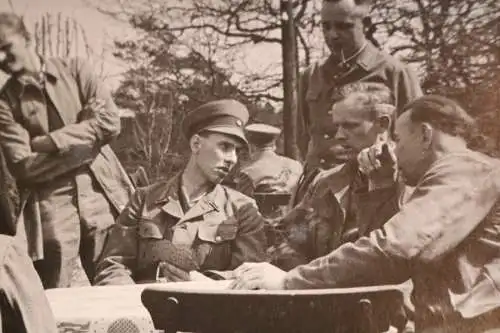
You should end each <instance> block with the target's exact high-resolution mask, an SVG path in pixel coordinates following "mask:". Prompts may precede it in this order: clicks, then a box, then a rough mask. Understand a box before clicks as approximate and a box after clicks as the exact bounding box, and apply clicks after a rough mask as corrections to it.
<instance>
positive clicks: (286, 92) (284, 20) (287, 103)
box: [281, 0, 299, 159]
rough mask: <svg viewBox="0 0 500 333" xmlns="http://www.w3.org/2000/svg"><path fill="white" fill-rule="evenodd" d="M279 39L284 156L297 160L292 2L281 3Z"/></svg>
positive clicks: (295, 71)
mask: <svg viewBox="0 0 500 333" xmlns="http://www.w3.org/2000/svg"><path fill="white" fill-rule="evenodd" d="M281 37H282V43H283V44H282V46H281V50H282V51H281V52H282V61H283V97H284V101H283V132H284V153H285V156H288V157H291V158H293V159H298V158H299V150H298V147H297V144H296V142H297V140H296V136H297V109H298V103H297V86H298V85H297V77H298V75H297V73H298V70H297V68H298V64H297V36H296V33H295V21H294V14H293V1H292V0H282V1H281Z"/></svg>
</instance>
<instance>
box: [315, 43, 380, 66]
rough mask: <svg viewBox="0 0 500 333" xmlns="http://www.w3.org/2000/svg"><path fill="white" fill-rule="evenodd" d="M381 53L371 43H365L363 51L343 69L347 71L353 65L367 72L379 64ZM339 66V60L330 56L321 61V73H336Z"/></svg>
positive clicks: (332, 55)
mask: <svg viewBox="0 0 500 333" xmlns="http://www.w3.org/2000/svg"><path fill="white" fill-rule="evenodd" d="M381 52H382V51H381V50H380V49H378V48H377V47H376V46H375V45H373V43H371V42H370V41H367V44H366V47H365V48H364V50H363V51H362V52H361V53H360V54H359V55H358V56H357V57H356V58H355V59H353V60H351V61H349V62H348V63H347V65H346V66H345V67H344V68H345V69H347V70H348V69H350V68H352V67H353V66H354V65H357V66H359V67H360V68H362V69H363V70H365V71H368V72H369V71H371V70H372V69H373V68H375V67H376V66H377V64H378V63H379V62H380V55H381ZM339 65H340V63H339V60H338V59H337V56H335V55H334V54H331V55H330V56H328V57H327V58H326V59H325V60H323V62H321V63H320V67H322V68H323V69H324V70H323V72H325V73H330V72H332V71H333V72H336V71H338V67H339Z"/></svg>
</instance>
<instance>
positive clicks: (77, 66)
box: [50, 58, 120, 152]
mask: <svg viewBox="0 0 500 333" xmlns="http://www.w3.org/2000/svg"><path fill="white" fill-rule="evenodd" d="M68 67H69V69H70V71H71V74H72V76H73V77H74V78H75V80H76V82H77V84H78V88H79V90H80V96H79V98H80V99H81V103H82V105H83V107H85V105H86V104H87V103H89V101H90V100H92V99H99V100H102V101H104V102H105V107H104V109H103V110H101V111H100V112H97V113H95V114H90V113H87V111H82V112H80V114H79V118H80V119H79V120H80V121H79V122H78V123H76V124H69V125H66V126H64V127H63V128H60V129H58V130H55V131H53V132H51V133H50V137H51V139H52V141H53V142H54V144H55V145H56V147H57V148H58V150H59V152H67V151H69V150H71V149H73V148H74V147H78V146H81V145H82V144H87V145H90V146H93V145H104V144H106V143H109V141H110V140H111V139H113V138H114V137H116V136H118V134H120V114H119V110H118V108H117V107H116V105H115V103H114V102H113V99H112V97H111V93H110V92H109V90H108V89H107V88H106V85H104V84H103V83H102V79H99V78H98V77H97V75H95V73H94V69H93V68H92V66H91V65H90V63H89V62H87V61H85V60H83V59H80V58H75V59H72V60H70V61H69V64H68Z"/></svg>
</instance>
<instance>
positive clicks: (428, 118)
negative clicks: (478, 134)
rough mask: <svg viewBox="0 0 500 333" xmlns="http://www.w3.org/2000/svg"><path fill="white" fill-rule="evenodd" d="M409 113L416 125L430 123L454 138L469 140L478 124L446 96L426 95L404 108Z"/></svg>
mask: <svg viewBox="0 0 500 333" xmlns="http://www.w3.org/2000/svg"><path fill="white" fill-rule="evenodd" d="M405 111H409V112H411V113H410V120H411V121H412V122H414V123H428V124H430V125H431V126H432V127H434V128H436V129H438V130H440V131H442V132H444V133H446V134H449V135H453V136H459V137H462V138H464V139H466V138H469V136H470V135H471V133H472V132H473V131H474V130H475V127H476V123H475V120H474V118H472V117H471V116H470V115H469V114H468V113H467V112H466V111H465V110H464V109H463V108H462V107H461V106H460V104H458V103H457V102H455V101H454V100H452V99H449V98H447V97H444V96H439V95H425V96H422V97H419V98H417V99H415V100H414V101H412V102H410V103H408V104H407V105H405V106H404V107H403V112H405Z"/></svg>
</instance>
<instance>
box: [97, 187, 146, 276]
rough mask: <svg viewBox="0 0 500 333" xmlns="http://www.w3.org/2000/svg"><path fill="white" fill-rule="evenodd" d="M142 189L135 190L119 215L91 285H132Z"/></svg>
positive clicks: (142, 197)
mask: <svg viewBox="0 0 500 333" xmlns="http://www.w3.org/2000/svg"><path fill="white" fill-rule="evenodd" d="M144 196H145V194H144V189H138V190H137V191H136V192H135V193H134V195H133V196H132V198H131V200H130V202H129V203H128V205H127V206H126V207H125V209H124V210H123V211H122V212H121V214H120V215H119V216H118V219H117V220H116V223H115V224H114V225H113V226H111V230H110V233H109V236H108V239H107V241H106V244H105V246H104V250H103V252H102V255H101V259H100V260H99V262H98V264H97V269H96V271H97V273H96V277H95V279H94V285H123V284H133V283H134V279H133V276H134V273H135V271H136V269H137V252H138V245H137V244H138V223H139V218H140V216H139V215H140V210H141V207H142V203H143V202H144Z"/></svg>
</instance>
